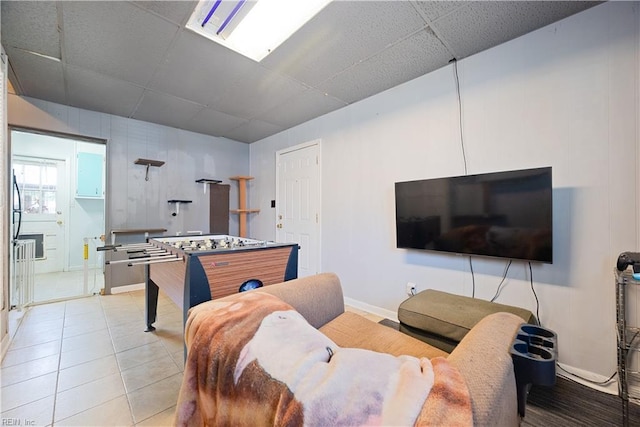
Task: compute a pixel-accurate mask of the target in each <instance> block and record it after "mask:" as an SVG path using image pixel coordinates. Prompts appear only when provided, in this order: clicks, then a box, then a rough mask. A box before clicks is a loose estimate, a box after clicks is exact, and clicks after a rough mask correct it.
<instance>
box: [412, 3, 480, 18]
mask: <svg viewBox="0 0 640 427" xmlns="http://www.w3.org/2000/svg"><path fill="white" fill-rule="evenodd" d="M467 3H469V2H467V1H414V2H413V4H415V6H416V8H418V10H420V12H421V13H422V14H423V15H424V16H425V17H426V18H427V19H428V20H429V22H433V21H435V20H437V19H438V18H440V17H442V16H445V15H447V14H449V13H452V12H454V11H455V10H456V9H460V8H461V7H463V6H464V5H466V4H467Z"/></svg>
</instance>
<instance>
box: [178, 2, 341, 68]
mask: <svg viewBox="0 0 640 427" xmlns="http://www.w3.org/2000/svg"><path fill="white" fill-rule="evenodd" d="M330 2H331V0H254V1H249V0H201V1H200V2H199V3H198V5H197V6H196V8H195V10H194V12H193V14H192V15H191V18H189V22H188V23H187V28H189V29H190V30H192V31H195V32H197V33H199V34H201V35H203V36H205V37H207V38H209V39H211V40H213V41H215V42H217V43H220V44H221V45H223V46H226V47H228V48H229V49H233V50H234V51H236V52H238V53H241V54H242V55H245V56H247V57H249V58H251V59H253V60H254V61H258V62H259V61H261V60H262V59H263V58H264V57H265V56H267V55H268V54H269V53H271V52H273V51H274V50H275V49H276V48H277V47H278V46H280V44H282V42H284V41H285V40H286V39H288V38H289V37H290V36H291V35H292V34H293V33H295V32H296V31H298V30H299V29H300V27H302V26H303V25H304V24H305V23H306V22H308V21H309V20H310V19H311V18H313V17H314V16H315V15H316V14H317V13H318V12H320V11H321V10H322V9H323V8H324V7H325V6H326V5H327V4H329V3H330Z"/></svg>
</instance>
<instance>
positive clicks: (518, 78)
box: [250, 2, 640, 377]
mask: <svg viewBox="0 0 640 427" xmlns="http://www.w3.org/2000/svg"><path fill="white" fill-rule="evenodd" d="M639 14H640V12H639V10H638V3H637V2H634V3H631V2H608V3H606V4H603V5H600V6H597V7H594V8H592V9H590V10H587V11H585V12H583V13H580V14H578V15H575V16H573V17H570V18H568V19H565V20H563V21H560V22H558V23H556V24H553V25H551V26H548V27H546V28H543V29H541V30H538V31H535V32H533V33H530V34H528V35H525V36H523V37H521V38H519V39H517V40H514V41H511V42H509V43H506V44H503V45H501V46H498V47H496V48H493V49H491V50H488V51H485V52H482V53H480V54H477V55H475V56H473V57H470V58H467V59H464V60H461V61H459V63H458V67H459V73H460V85H461V92H462V103H463V128H464V136H465V147H466V157H467V161H468V172H469V173H481V172H491V171H501V170H509V169H519V168H530V167H539V166H552V167H553V174H554V176H553V185H554V197H553V199H554V230H553V231H554V263H553V265H546V264H534V265H533V279H534V283H535V289H536V291H537V295H538V297H539V299H540V319H541V321H542V324H543V325H544V326H546V327H548V328H550V329H553V330H555V331H556V332H557V333H558V335H559V348H560V356H559V357H560V361H561V362H562V363H564V364H566V365H568V366H570V367H575V368H578V369H579V370H583V371H586V372H588V373H595V374H598V375H602V376H605V375H606V376H607V377H608V376H609V375H610V374H611V373H612V372H614V370H615V369H616V338H615V329H614V326H615V299H614V280H613V268H614V265H615V260H616V258H617V256H618V254H619V253H620V252H622V251H625V250H632V251H633V250H636V251H637V250H639V249H640V245H639V226H638V218H639V212H640V209H639V207H638V206H639V203H640V202H639V200H640V197H639V192H640V189H639V184H638V171H637V170H638V164H639V163H638V162H639V158H640V155H639V154H638V153H639V150H638V147H639V146H640V143H639V139H640V138H639V119H638V117H639V116H640V106H639V105H640V103H639V98H640V97H639V80H640V78H639V74H640V73H639V69H640V61H639V59H638V58H639V55H640V53H639V52H640V49H639V48H638V46H639V44H640V37H639V35H638V34H639V29H638V28H639V26H640V25H639V23H640V18H639ZM316 138H321V139H322V159H323V165H322V167H323V170H322V192H323V194H322V212H321V219H322V220H321V222H322V270H323V271H334V272H336V273H337V274H338V275H339V276H340V278H341V280H342V283H343V286H344V291H345V295H346V297H348V298H351V299H353V300H357V301H360V302H362V303H365V304H369V305H373V306H376V307H380V308H382V309H385V310H389V311H392V312H395V311H396V310H397V307H398V305H399V304H400V303H401V302H402V301H403V300H404V299H405V298H406V296H405V284H406V283H407V281H412V282H415V283H417V284H418V290H422V289H426V288H434V289H439V290H444V291H448V292H452V293H456V294H462V295H468V296H470V295H471V292H472V278H471V275H470V273H469V265H468V258H467V257H458V256H452V255H439V254H435V253H430V252H419V251H408V250H400V249H396V247H395V218H394V217H395V213H394V187H393V186H394V182H396V181H405V180H414V179H423V178H433V177H442V176H451V175H462V174H463V173H464V166H463V160H462V159H463V158H462V152H461V144H460V138H459V127H458V107H457V100H456V94H455V86H454V78H453V69H452V66H448V67H445V68H444V69H440V70H438V71H435V72H432V73H430V74H428V75H425V76H422V77H420V78H417V79H415V80H413V81H411V82H408V83H406V84H404V85H401V86H398V87H396V88H393V89H390V90H388V91H386V92H384V93H382V94H379V95H377V96H374V97H371V98H368V99H366V100H363V101H361V102H359V103H357V104H354V105H351V106H348V107H346V108H344V109H341V110H339V111H335V112H333V113H330V114H327V115H326V116H323V117H321V118H318V119H315V120H312V121H310V122H307V123H305V124H302V125H300V126H297V127H295V128H293V129H290V130H287V131H284V132H282V133H280V134H278V135H275V136H272V137H269V138H266V139H264V140H261V141H259V142H256V143H254V144H252V145H251V174H252V175H253V176H255V177H256V179H255V185H254V186H253V191H252V193H251V202H250V205H251V206H252V207H255V208H260V209H261V213H260V215H258V216H254V217H251V218H250V221H251V230H252V235H253V236H254V237H256V238H262V239H274V237H275V228H274V224H275V223H276V221H275V210H274V209H270V208H269V201H270V200H271V199H274V198H275V154H274V153H275V151H277V150H279V149H283V148H286V147H290V146H294V145H297V144H299V143H303V142H306V141H310V140H313V139H316ZM473 266H474V270H475V283H476V297H480V298H484V299H490V298H491V297H492V296H493V294H494V292H495V291H496V288H497V286H498V284H499V282H500V280H501V277H502V274H503V272H504V269H505V267H506V261H500V260H489V259H481V258H474V259H473ZM498 302H502V303H505V304H513V305H518V306H521V307H525V308H528V309H530V310H532V311H534V312H535V310H536V302H535V298H534V296H533V294H532V291H531V288H530V285H529V276H528V267H526V265H525V264H524V263H522V262H514V264H513V265H512V266H511V269H510V271H509V274H508V279H507V284H506V288H505V289H504V291H503V292H502V294H501V296H500V298H499V300H498Z"/></svg>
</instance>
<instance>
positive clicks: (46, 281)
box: [33, 268, 104, 302]
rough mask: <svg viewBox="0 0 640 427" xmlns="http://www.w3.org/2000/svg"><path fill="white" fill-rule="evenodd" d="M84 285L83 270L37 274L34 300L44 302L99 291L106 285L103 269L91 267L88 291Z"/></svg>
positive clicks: (88, 275) (88, 273)
mask: <svg viewBox="0 0 640 427" xmlns="http://www.w3.org/2000/svg"><path fill="white" fill-rule="evenodd" d="M84 286H85V285H84V271H83V270H76V271H65V272H58V273H45V274H36V275H35V276H34V285H33V300H34V301H35V302H44V301H51V300H57V299H63V298H70V297H77V296H79V295H86V294H94V293H99V292H100V289H102V288H103V287H104V274H103V273H102V270H101V269H95V268H91V269H89V271H88V272H87V290H86V292H85V289H84Z"/></svg>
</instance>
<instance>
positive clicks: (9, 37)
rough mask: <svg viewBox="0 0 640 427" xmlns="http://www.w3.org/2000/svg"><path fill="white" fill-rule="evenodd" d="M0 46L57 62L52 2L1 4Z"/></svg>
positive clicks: (56, 39) (56, 24)
mask: <svg viewBox="0 0 640 427" xmlns="http://www.w3.org/2000/svg"><path fill="white" fill-rule="evenodd" d="M1 7H2V9H1V16H2V20H1V21H0V22H1V25H0V27H1V28H2V44H3V46H5V47H7V46H13V47H19V48H20V49H24V50H28V51H32V52H37V53H40V54H43V55H48V56H52V57H54V58H58V59H60V37H59V35H58V15H57V12H56V3H54V2H31V1H3V2H1Z"/></svg>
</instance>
